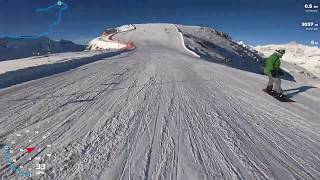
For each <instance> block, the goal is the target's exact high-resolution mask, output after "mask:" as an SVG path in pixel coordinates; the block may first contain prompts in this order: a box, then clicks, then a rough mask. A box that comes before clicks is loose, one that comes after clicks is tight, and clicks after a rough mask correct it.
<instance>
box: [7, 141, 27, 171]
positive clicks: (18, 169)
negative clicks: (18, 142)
mask: <svg viewBox="0 0 320 180" xmlns="http://www.w3.org/2000/svg"><path fill="white" fill-rule="evenodd" d="M4 159H5V160H6V163H7V164H8V165H9V168H10V169H11V171H13V172H16V173H18V174H20V175H21V176H24V177H31V176H32V174H31V173H30V172H27V171H24V170H22V169H21V168H19V167H18V166H16V165H15V164H14V162H13V161H12V160H11V159H10V156H9V146H8V145H5V146H4Z"/></svg>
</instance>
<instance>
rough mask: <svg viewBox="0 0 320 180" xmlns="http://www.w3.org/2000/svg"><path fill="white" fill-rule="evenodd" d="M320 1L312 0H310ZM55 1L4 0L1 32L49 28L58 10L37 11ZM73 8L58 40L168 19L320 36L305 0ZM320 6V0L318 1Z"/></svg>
mask: <svg viewBox="0 0 320 180" xmlns="http://www.w3.org/2000/svg"><path fill="white" fill-rule="evenodd" d="M312 1H313V2H314V3H316V2H318V1H317V0H310V1H308V3H309V2H312ZM56 2H57V1H55V0H0V37H4V36H21V35H37V34H40V33H42V32H45V31H46V30H47V29H48V26H49V25H50V23H52V22H53V21H54V20H55V19H56V17H55V15H56V14H57V13H56V12H55V11H52V12H51V13H47V14H37V13H35V10H36V9H37V8H44V7H47V6H49V5H52V4H54V3H56ZM64 2H66V3H67V4H68V5H69V9H68V10H67V11H66V12H64V15H63V19H62V23H61V24H59V26H57V27H56V28H55V29H54V31H53V32H52V33H51V37H52V38H54V39H60V38H64V39H69V40H73V41H75V42H77V43H86V42H87V41H89V40H90V39H92V38H93V37H96V36H98V35H100V34H101V32H102V31H103V30H104V29H105V28H108V27H114V26H118V25H122V24H128V23H148V22H167V23H179V24H189V25H205V26H209V27H213V28H216V29H218V30H221V31H224V32H226V33H228V34H230V35H231V36H232V37H233V38H234V39H236V40H244V41H245V42H247V43H250V44H254V45H257V44H269V43H287V42H290V41H298V42H300V43H305V44H307V43H309V42H310V41H311V40H318V41H320V31H318V32H307V31H305V30H303V29H302V28H301V27H300V23H301V21H304V20H315V21H318V22H319V23H320V13H313V14H312V13H311V14H310V13H305V12H304V4H305V2H304V1H303V0H161V1H160V0H157V1H156V0H108V1H105V0H87V1H84V0H65V1H64ZM318 4H319V5H320V3H318Z"/></svg>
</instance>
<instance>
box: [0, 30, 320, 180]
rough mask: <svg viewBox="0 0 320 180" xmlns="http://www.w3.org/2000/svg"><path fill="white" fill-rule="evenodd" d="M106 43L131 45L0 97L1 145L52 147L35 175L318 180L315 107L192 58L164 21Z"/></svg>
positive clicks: (1, 170)
mask: <svg viewBox="0 0 320 180" xmlns="http://www.w3.org/2000/svg"><path fill="white" fill-rule="evenodd" d="M115 38H119V39H125V40H130V41H133V42H135V45H136V46H137V49H136V50H135V51H132V52H128V53H125V54H122V55H119V56H115V57H111V58H106V59H104V60H102V61H98V62H94V63H91V64H87V65H84V66H81V67H79V68H76V69H74V70H71V71H68V72H64V73H61V74H57V75H54V76H50V77H47V78H42V79H39V80H34V81H31V82H28V83H24V84H21V85H17V86H13V87H10V88H8V89H4V90H1V91H0V97H1V98H0V129H1V130H0V139H1V141H3V140H4V139H5V138H6V137H7V136H9V135H10V134H12V133H14V130H25V129H30V130H33V129H36V128H39V129H40V134H39V135H34V139H33V140H34V142H35V143H36V144H37V146H41V145H43V144H45V143H52V144H53V145H54V146H53V147H52V149H51V150H50V152H52V158H51V159H46V160H45V163H47V166H48V167H49V168H48V169H47V171H46V175H45V176H40V177H41V178H40V177H38V178H35V179H59V180H63V179H103V180H105V179H110V180H111V179H126V180H127V179H181V180H187V179H319V178H320V152H319V149H320V126H319V119H320V116H319V114H318V112H319V110H320V108H319V106H315V107H309V106H308V105H307V104H304V105H303V104H299V103H294V104H289V103H280V102H278V101H277V100H275V99H274V98H272V97H269V96H267V95H266V94H264V93H263V92H262V91H261V89H262V88H263V87H264V85H265V84H266V81H267V80H266V78H265V77H264V76H260V75H257V74H253V73H249V72H244V71H240V70H236V69H231V68H228V67H225V66H221V65H218V64H214V63H210V62H207V61H202V60H201V59H199V58H195V57H192V56H191V55H189V54H190V53H189V52H186V51H185V50H184V48H183V45H182V44H181V40H180V39H179V38H180V36H179V34H178V33H177V31H176V29H175V26H174V25H167V24H158V25H152V24H151V25H148V26H147V25H137V30H135V31H132V32H128V33H123V34H121V35H116V36H115ZM284 86H287V87H291V86H292V87H293V86H296V84H292V83H290V82H284ZM314 91H315V93H319V91H318V90H314ZM301 99H302V100H301V102H307V101H303V100H305V99H304V98H303V97H302V98H301ZM48 132H49V133H50V136H49V137H48V138H47V139H46V140H42V139H41V138H39V136H40V137H41V134H43V133H48ZM21 138H22V139H21V141H20V142H17V143H18V144H19V145H23V144H24V143H25V141H24V140H25V139H24V138H25V137H21ZM1 151H3V149H1ZM47 151H48V149H44V150H43V152H41V153H45V152H47ZM0 158H1V159H3V154H0ZM0 162H1V164H0V174H1V175H2V176H4V177H6V178H8V179H24V178H22V177H19V176H18V175H16V174H12V173H10V170H9V169H8V168H7V167H6V165H5V164H4V161H2V160H1V161H0Z"/></svg>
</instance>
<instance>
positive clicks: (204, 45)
mask: <svg viewBox="0 0 320 180" xmlns="http://www.w3.org/2000/svg"><path fill="white" fill-rule="evenodd" d="M177 27H178V29H179V31H180V32H181V33H182V34H183V37H184V41H185V44H186V46H187V47H188V49H190V50H191V51H194V52H195V53H197V54H198V55H200V57H201V58H204V59H206V60H208V61H210V62H215V63H220V64H225V65H227V66H231V67H234V68H237V69H242V70H246V71H250V72H254V73H259V74H261V73H262V72H263V71H262V65H263V58H261V57H260V56H259V54H258V52H257V51H255V50H254V49H252V48H247V47H245V46H243V45H239V44H238V43H236V42H235V41H234V40H233V39H232V38H231V37H230V36H229V35H227V34H225V33H223V32H221V31H218V30H215V29H212V28H208V27H200V26H183V25H178V26H177Z"/></svg>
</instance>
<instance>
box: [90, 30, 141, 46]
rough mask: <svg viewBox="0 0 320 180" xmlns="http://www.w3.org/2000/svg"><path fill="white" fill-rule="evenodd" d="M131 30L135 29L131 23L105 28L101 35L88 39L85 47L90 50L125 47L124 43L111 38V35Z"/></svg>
mask: <svg viewBox="0 0 320 180" xmlns="http://www.w3.org/2000/svg"><path fill="white" fill-rule="evenodd" d="M132 30H135V26H134V25H132V24H129V25H123V26H120V27H116V28H109V29H107V30H105V31H104V32H103V33H102V35H101V36H99V37H97V38H95V39H93V40H92V41H90V42H89V43H88V45H87V49H88V50H90V51H95V50H111V49H113V50H114V49H123V48H125V47H126V43H124V42H120V41H115V40H112V36H114V35H115V34H117V33H122V32H127V31H132Z"/></svg>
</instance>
